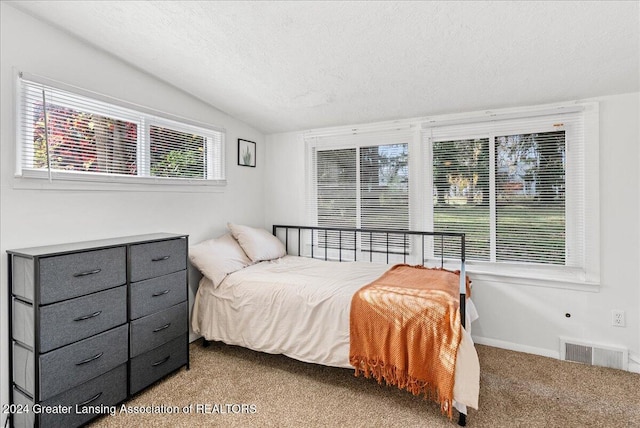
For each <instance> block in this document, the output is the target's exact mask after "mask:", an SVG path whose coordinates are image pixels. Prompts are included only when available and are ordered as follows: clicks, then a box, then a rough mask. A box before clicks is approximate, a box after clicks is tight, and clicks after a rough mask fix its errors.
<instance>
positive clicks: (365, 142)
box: [307, 130, 413, 251]
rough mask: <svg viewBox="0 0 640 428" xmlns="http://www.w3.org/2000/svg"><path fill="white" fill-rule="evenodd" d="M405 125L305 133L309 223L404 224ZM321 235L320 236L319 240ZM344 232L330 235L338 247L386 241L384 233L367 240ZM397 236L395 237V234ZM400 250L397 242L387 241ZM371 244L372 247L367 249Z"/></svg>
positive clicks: (406, 192)
mask: <svg viewBox="0 0 640 428" xmlns="http://www.w3.org/2000/svg"><path fill="white" fill-rule="evenodd" d="M412 136H413V134H412V133H411V132H409V131H408V130H403V131H397V130H396V131H379V132H371V133H366V134H356V135H337V136H326V137H312V138H307V143H308V144H309V145H310V150H311V165H312V166H311V171H312V173H311V192H310V193H309V194H310V198H309V200H308V208H309V213H310V217H311V221H312V223H313V224H315V225H318V226H326V227H346V228H367V229H401V230H408V229H409V224H410V222H409V162H408V158H409V142H410V141H411V139H412V138H413V137H412ZM323 239H324V235H322V234H320V235H319V241H318V242H320V241H322V240H323ZM356 239H357V238H355V237H354V236H353V235H350V234H345V235H343V236H342V237H340V236H339V235H338V234H335V233H334V234H329V235H328V236H327V241H329V245H331V246H332V247H337V246H338V244H339V242H338V240H341V242H342V246H343V247H344V248H355V246H356V245H357V246H358V248H361V249H362V250H363V251H370V250H375V249H376V247H379V246H386V245H387V242H386V237H385V236H384V235H377V236H376V235H374V236H373V237H372V238H371V240H370V241H369V240H367V242H360V243H356V242H355V241H356ZM396 239H397V238H396ZM389 245H390V248H391V249H392V250H393V249H401V248H402V245H403V243H402V242H394V241H393V239H392V241H391V242H390V243H389ZM371 247H374V248H371Z"/></svg>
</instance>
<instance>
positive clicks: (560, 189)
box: [423, 113, 585, 267]
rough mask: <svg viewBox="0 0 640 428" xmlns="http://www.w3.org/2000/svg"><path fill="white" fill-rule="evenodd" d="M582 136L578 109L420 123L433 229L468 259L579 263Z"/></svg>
mask: <svg viewBox="0 0 640 428" xmlns="http://www.w3.org/2000/svg"><path fill="white" fill-rule="evenodd" d="M583 134H584V126H583V118H582V115H581V114H579V113H568V114H555V115H543V116H535V117H523V118H517V119H511V120H503V121H500V120H497V121H486V122H481V123H469V124H463V125H456V126H442V127H437V126H428V127H426V128H425V129H424V132H423V144H424V146H425V150H424V152H425V153H426V158H425V161H424V162H425V164H426V165H428V166H429V169H430V172H431V174H428V176H425V177H424V179H425V180H427V181H429V183H428V186H425V188H428V189H430V190H431V194H432V198H427V201H428V202H427V204H428V205H429V207H428V210H430V211H431V213H432V215H431V226H432V227H433V230H436V231H451V232H454V231H455V232H464V233H466V235H467V257H468V259H469V260H475V261H488V262H508V263H531V264H543V265H558V266H571V267H583V266H584V243H585V241H584V239H585V238H584V235H585V231H584V223H585V220H584V203H585V194H584V144H583V139H584V135H583ZM436 250H437V249H436Z"/></svg>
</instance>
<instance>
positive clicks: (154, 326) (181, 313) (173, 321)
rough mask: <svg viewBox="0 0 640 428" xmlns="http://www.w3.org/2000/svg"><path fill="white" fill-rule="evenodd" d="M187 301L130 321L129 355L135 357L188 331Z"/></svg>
mask: <svg viewBox="0 0 640 428" xmlns="http://www.w3.org/2000/svg"><path fill="white" fill-rule="evenodd" d="M187 319H188V314H187V302H183V303H180V304H178V305H175V306H172V307H170V308H168V309H165V310H163V311H160V312H156V313H155V314H152V315H148V316H146V317H142V318H139V319H137V320H135V321H132V322H131V356H132V357H135V356H136V355H140V354H142V353H143V352H146V351H148V350H150V349H152V348H155V347H158V346H160V345H162V344H163V343H165V342H167V341H168V340H171V339H173V338H174V337H176V336H179V335H181V334H183V333H184V332H186V331H188V330H187V329H188V326H187Z"/></svg>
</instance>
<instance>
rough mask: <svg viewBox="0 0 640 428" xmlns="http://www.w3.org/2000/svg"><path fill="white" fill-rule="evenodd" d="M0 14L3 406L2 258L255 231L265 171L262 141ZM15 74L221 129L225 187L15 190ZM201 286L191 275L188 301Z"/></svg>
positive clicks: (23, 18) (107, 61)
mask: <svg viewBox="0 0 640 428" xmlns="http://www.w3.org/2000/svg"><path fill="white" fill-rule="evenodd" d="M0 7H1V9H0V15H1V25H0V27H1V34H0V41H1V45H0V54H1V57H0V58H1V60H0V64H1V66H0V67H1V68H0V91H1V94H2V97H1V104H0V129H1V131H0V254H3V255H4V256H2V257H1V258H0V260H1V263H0V299H1V300H0V301H1V304H0V314H1V316H0V324H1V325H0V332H1V338H0V340H1V341H0V349H1V353H0V361H1V375H2V379H1V381H0V384H1V385H2V387H1V388H2V389H1V392H2V403H6V402H7V399H8V377H7V376H8V371H7V370H8V367H7V340H8V338H7V319H6V314H7V292H8V291H7V269H6V268H7V257H6V253H5V251H6V250H7V249H10V248H22V247H29V246H38V245H46V244H55V243H62V242H73V241H83V240H90V239H100V238H107V237H114V236H126V235H136V234H142V233H152V232H175V233H185V234H189V235H190V243H192V244H194V243H197V242H199V241H201V240H203V239H205V238H208V237H213V236H217V235H219V234H222V233H223V232H224V231H225V227H226V222H227V221H233V222H237V223H243V224H251V225H257V226H261V225H262V224H263V220H264V218H263V210H264V208H263V207H264V198H263V192H262V189H263V176H264V171H265V169H264V136H263V135H262V134H261V133H260V132H258V131H256V130H255V129H252V128H251V127H250V126H248V125H246V124H244V123H242V122H240V121H238V120H235V119H233V118H232V117H229V116H228V115H226V114H224V113H222V112H221V111H219V110H217V109H215V108H212V107H211V106H209V105H207V104H204V103H202V102H200V101H199V100H197V99H196V98H194V97H192V96H189V95H187V94H185V93H184V92H181V91H179V90H177V89H176V88H174V87H172V86H170V85H167V84H166V83H164V82H161V81H158V80H156V79H154V78H152V77H150V76H149V75H147V74H145V73H142V72H140V71H139V70H137V69H134V68H132V67H130V66H128V65H127V64H125V63H123V62H121V61H119V60H117V59H116V58H114V57H112V56H109V55H107V54H105V53H104V52H101V51H98V50H96V49H94V48H92V47H90V46H88V45H86V44H84V43H82V42H80V41H78V40H77V39H75V38H72V37H70V36H68V35H67V34H66V33H64V32H62V31H59V30H57V29H55V28H53V27H50V26H48V25H46V24H43V23H41V22H40V21H37V20H35V19H33V18H31V17H29V16H27V15H25V14H23V13H22V12H19V11H17V10H16V9H14V8H13V7H11V6H8V5H7V4H5V3H4V2H3V3H2V4H1V5H0ZM116 28H117V27H114V29H115V30H114V31H117V29H116ZM14 68H17V69H19V70H22V71H25V72H30V73H34V74H39V75H42V76H46V77H49V78H52V79H55V80H59V81H61V82H64V83H68V84H72V85H76V86H78V87H81V88H85V89H89V90H93V91H95V92H99V93H102V94H106V95H110V96H113V97H116V98H120V99H122V100H125V101H129V102H133V103H137V104H140V105H143V106H145V107H149V108H153V109H156V110H159V111H163V112H166V113H171V114H175V115H179V116H182V117H186V118H189V119H192V120H197V121H200V122H203V123H209V124H212V125H217V126H221V127H224V128H226V130H227V135H226V139H227V146H226V169H227V179H228V185H227V186H226V188H225V189H224V190H223V191H222V192H217V193H211V192H209V193H187V192H166V191H146V190H144V189H143V190H137V191H124V192H123V191H114V190H109V191H79V190H73V191H71V190H22V189H16V188H14V186H15V184H16V182H15V179H14V177H13V174H14V159H15V157H14V153H15V147H14V145H15V128H14V105H13V91H14V83H15V82H14V71H13V69H14ZM185 72H188V71H187V70H185ZM238 138H244V139H248V140H252V141H255V142H256V143H257V161H258V165H257V167H256V168H247V167H239V166H237V162H236V159H237V157H236V156H237V139H238ZM198 279H199V275H198V274H197V272H194V271H193V270H192V271H191V272H190V299H191V301H192V298H193V293H194V291H195V290H196V287H197V280H198ZM0 423H2V424H4V416H3V417H2V418H1V419H0Z"/></svg>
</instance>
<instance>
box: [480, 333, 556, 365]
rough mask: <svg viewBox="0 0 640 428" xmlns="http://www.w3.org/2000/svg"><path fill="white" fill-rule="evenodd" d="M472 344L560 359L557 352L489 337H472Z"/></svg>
mask: <svg viewBox="0 0 640 428" xmlns="http://www.w3.org/2000/svg"><path fill="white" fill-rule="evenodd" d="M473 342H474V343H477V344H479V345H487V346H493V347H494V348H501V349H508V350H510V351H517V352H524V353H526V354H533V355H541V356H543V357H549V358H555V359H556V360H557V359H559V358H560V352H559V351H552V350H550V349H544V348H536V347H535V346H527V345H521V344H519V343H513V342H506V341H504V340H498V339H491V338H489V337H481V336H473Z"/></svg>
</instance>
